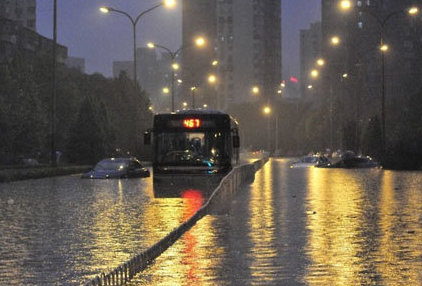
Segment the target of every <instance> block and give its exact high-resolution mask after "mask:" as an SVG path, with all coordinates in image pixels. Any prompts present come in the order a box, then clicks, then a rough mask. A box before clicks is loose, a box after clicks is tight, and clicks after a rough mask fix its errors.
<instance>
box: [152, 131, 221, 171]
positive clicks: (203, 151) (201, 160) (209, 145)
mask: <svg viewBox="0 0 422 286" xmlns="http://www.w3.org/2000/svg"><path fill="white" fill-rule="evenodd" d="M156 140H157V142H156V143H157V145H156V146H157V149H156V152H157V153H156V160H157V162H156V163H158V164H159V165H172V166H178V165H182V166H187V165H188V166H208V167H211V166H215V165H222V164H225V163H227V162H228V160H229V159H228V158H229V155H228V154H225V152H224V150H228V148H227V145H229V144H228V135H227V134H225V133H222V132H215V131H214V132H213V131H206V132H166V133H159V134H157V137H156ZM226 152H227V151H226Z"/></svg>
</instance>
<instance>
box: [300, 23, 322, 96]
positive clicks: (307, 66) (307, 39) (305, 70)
mask: <svg viewBox="0 0 422 286" xmlns="http://www.w3.org/2000/svg"><path fill="white" fill-rule="evenodd" d="M321 37H322V33H321V22H317V23H312V24H311V26H310V27H309V29H306V30H301V31H300V94H301V96H302V98H306V97H307V95H308V94H309V93H312V91H313V90H312V89H313V88H316V87H317V83H316V82H315V81H312V79H311V78H310V72H311V70H312V69H313V68H315V67H316V65H317V60H318V59H322V60H323V61H324V64H325V60H324V59H323V58H322V49H321V45H322V42H321ZM308 87H309V88H308Z"/></svg>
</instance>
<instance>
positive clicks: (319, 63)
mask: <svg viewBox="0 0 422 286" xmlns="http://www.w3.org/2000/svg"><path fill="white" fill-rule="evenodd" d="M316 63H317V65H318V66H320V67H322V66H324V65H325V60H324V59H322V58H320V59H318V60H317V61H316Z"/></svg>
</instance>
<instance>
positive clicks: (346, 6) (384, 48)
mask: <svg viewBox="0 0 422 286" xmlns="http://www.w3.org/2000/svg"><path fill="white" fill-rule="evenodd" d="M340 8H341V9H342V10H343V11H348V10H350V9H351V8H352V4H351V1H350V0H342V1H340ZM361 11H362V12H365V13H366V14H368V15H370V16H371V17H372V18H374V19H375V20H376V22H377V23H378V25H379V27H380V46H379V49H380V51H381V111H380V113H381V148H382V157H384V156H385V146H386V127H385V93H386V87H385V54H386V53H387V52H388V50H389V47H388V45H386V44H385V42H384V33H385V26H386V24H387V23H388V22H389V21H390V20H391V19H392V18H393V17H394V16H397V15H400V14H406V13H407V14H409V15H410V16H415V15H417V14H418V13H419V8H418V7H416V6H413V7H410V8H407V9H401V10H397V11H393V12H391V13H389V14H387V15H385V16H384V17H382V18H380V17H379V16H377V15H375V14H372V13H371V12H370V11H369V10H367V9H361Z"/></svg>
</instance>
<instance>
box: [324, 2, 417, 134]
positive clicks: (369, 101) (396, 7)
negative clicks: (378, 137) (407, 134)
mask: <svg viewBox="0 0 422 286" xmlns="http://www.w3.org/2000/svg"><path fill="white" fill-rule="evenodd" d="M352 2H353V5H352V9H351V10H349V11H347V12H344V11H343V12H342V11H341V10H340V9H339V1H337V0H322V35H323V54H324V57H325V58H326V62H327V65H326V67H325V69H324V75H323V76H322V77H323V86H324V88H323V90H322V94H324V95H325V97H326V98H325V102H326V103H327V106H332V108H331V111H332V113H333V122H334V125H336V124H337V125H338V126H337V129H338V130H340V129H342V128H343V129H344V128H345V126H346V125H347V124H348V122H354V123H353V124H355V125H356V126H357V127H356V128H357V130H358V131H357V132H356V134H357V136H359V134H361V132H362V130H364V129H365V124H366V123H367V122H369V119H370V118H374V116H378V118H381V117H382V113H383V111H385V110H387V111H386V113H387V116H386V117H385V118H384V119H385V120H386V122H387V123H386V124H387V125H389V126H392V123H393V122H394V118H395V117H396V118H397V117H398V116H399V113H400V111H399V110H400V109H398V108H396V106H397V104H400V102H403V101H404V100H405V99H406V98H407V97H408V96H410V95H412V94H415V93H416V92H418V91H419V90H420V89H422V84H420V83H421V82H422V52H421V50H422V25H421V24H422V20H421V18H420V17H415V16H412V15H409V14H408V13H407V12H406V11H407V10H406V9H407V8H409V7H411V6H412V4H415V2H416V1H413V0H400V1H397V0H364V1H363V0H353V1H352ZM381 23H384V24H383V25H381ZM334 35H336V36H338V37H339V38H340V44H339V45H336V46H334V45H331V44H330V38H331V37H332V36H334ZM381 39H382V40H383V42H384V43H385V44H388V46H389V49H388V51H385V52H382V51H381V50H380V44H381ZM383 53H384V54H383ZM382 55H384V57H383V56H382ZM383 71H384V72H383ZM383 101H384V102H385V108H383V107H382V102H383ZM335 127H336V126H335ZM359 130H360V131H359ZM334 133H335V132H334ZM341 133H342V132H341V131H340V132H337V134H338V137H341Z"/></svg>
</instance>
